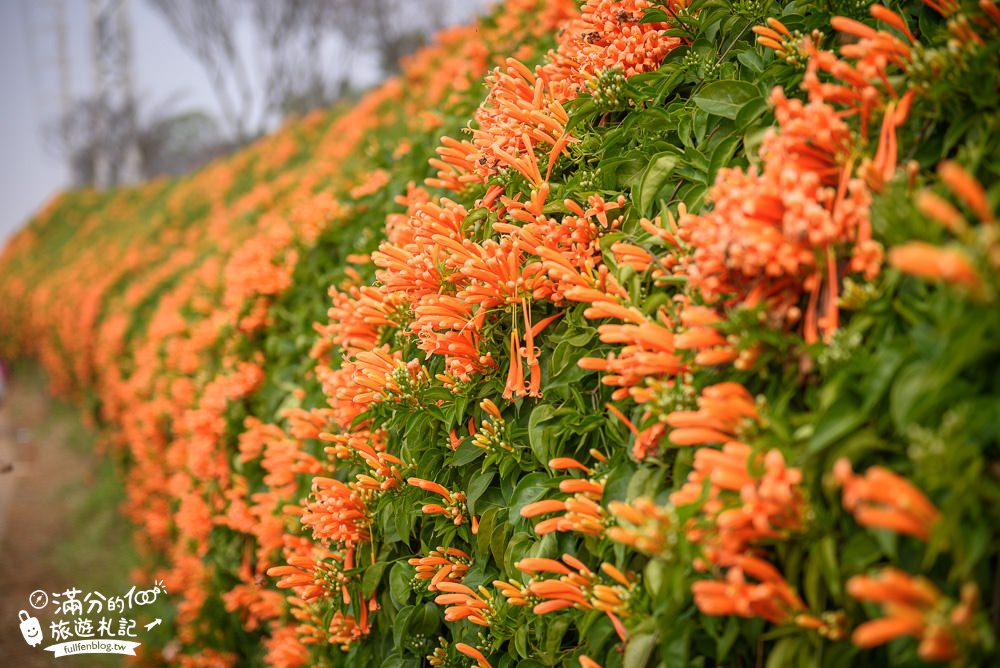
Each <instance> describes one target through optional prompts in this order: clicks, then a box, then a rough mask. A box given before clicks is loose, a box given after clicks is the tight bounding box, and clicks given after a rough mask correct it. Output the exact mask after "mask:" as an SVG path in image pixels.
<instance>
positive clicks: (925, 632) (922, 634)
mask: <svg viewBox="0 0 1000 668" xmlns="http://www.w3.org/2000/svg"><path fill="white" fill-rule="evenodd" d="M847 593H848V594H850V595H851V596H852V597H854V598H856V599H858V600H861V601H869V602H872V603H878V604H881V605H882V608H883V611H884V613H885V616H884V617H881V618H879V619H874V620H870V621H867V622H865V623H863V624H861V625H859V626H858V627H857V628H856V629H855V630H854V633H853V635H852V636H851V640H852V641H853V642H854V644H855V645H857V646H859V647H875V646H877V645H882V644H885V643H887V642H889V641H890V640H893V639H895V638H899V637H901V636H910V637H913V638H916V639H917V640H919V641H920V644H919V647H918V649H917V653H918V655H919V656H920V658H921V659H923V660H925V661H951V660H955V659H958V658H959V657H960V651H959V644H960V643H959V640H960V639H962V638H965V637H967V636H968V635H969V634H970V633H971V630H972V629H971V626H970V624H971V621H972V613H973V610H974V608H975V605H976V600H977V598H978V591H977V589H976V587H975V585H974V584H972V583H969V584H967V585H966V586H964V587H963V588H962V593H961V601H960V602H958V603H957V604H956V603H954V602H953V601H949V600H947V599H945V598H944V596H942V594H941V592H940V591H938V589H937V588H936V587H935V586H934V585H933V584H931V582H929V581H928V580H926V579H924V578H919V577H916V578H915V577H913V576H910V575H908V574H907V573H904V572H903V571H900V570H897V569H895V568H884V569H882V570H881V571H879V572H877V573H875V574H874V575H872V576H865V575H858V576H855V577H853V578H851V579H850V580H848V582H847ZM949 609H950V614H949V613H948V610H949Z"/></svg>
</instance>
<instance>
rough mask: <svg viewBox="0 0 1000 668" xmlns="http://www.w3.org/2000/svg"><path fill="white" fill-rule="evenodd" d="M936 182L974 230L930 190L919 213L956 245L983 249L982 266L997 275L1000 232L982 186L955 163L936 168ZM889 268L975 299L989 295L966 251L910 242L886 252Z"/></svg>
mask: <svg viewBox="0 0 1000 668" xmlns="http://www.w3.org/2000/svg"><path fill="white" fill-rule="evenodd" d="M938 176H939V177H940V178H941V181H942V182H943V183H944V184H945V186H946V187H947V188H948V190H950V191H951V193H952V194H953V195H954V196H955V198H956V199H958V200H959V201H960V202H961V203H962V204H963V205H964V206H965V208H966V209H968V210H969V211H971V212H972V214H973V216H975V217H976V219H977V220H978V224H977V225H975V226H971V225H969V222H968V221H967V220H966V218H965V217H964V216H963V215H962V213H961V212H960V211H959V210H958V209H956V208H955V207H954V206H953V205H952V204H951V203H950V202H949V201H948V200H946V199H944V198H943V197H940V196H938V195H936V194H934V193H933V192H931V191H929V190H923V191H921V192H920V193H919V194H918V195H917V198H916V205H917V209H918V210H919V211H920V212H921V213H922V214H924V215H925V216H927V217H928V218H930V219H931V220H933V221H934V222H936V223H938V224H939V225H941V227H943V228H944V229H946V230H948V232H950V233H951V234H952V235H954V236H956V237H957V238H958V239H959V241H961V242H964V243H965V244H967V245H968V246H972V247H974V248H978V249H983V253H984V256H985V257H984V258H983V259H984V261H985V263H986V264H988V265H989V266H990V267H992V268H993V269H994V270H1000V232H998V228H997V219H996V216H995V215H994V213H993V211H991V210H990V206H989V201H988V200H987V197H986V191H985V189H984V188H983V186H982V184H980V183H979V182H978V181H976V179H975V178H974V177H973V176H972V175H971V174H969V173H968V172H967V171H965V170H964V169H963V168H962V167H961V166H959V165H958V164H957V163H954V162H950V161H945V162H943V163H941V164H940V165H939V166H938ZM889 263H890V264H891V265H892V266H893V267H895V268H896V269H899V270H900V271H902V272H903V273H906V274H911V275H914V276H919V277H922V278H927V279H932V280H940V281H944V282H945V283H949V284H951V285H955V286H959V287H961V288H964V289H965V290H968V291H969V292H970V293H971V294H972V295H974V296H976V297H978V298H986V297H987V296H988V295H989V294H990V293H989V290H988V288H987V285H986V282H985V281H984V279H983V274H982V272H981V271H980V270H979V269H978V268H977V267H976V263H975V261H974V258H973V256H972V255H971V254H970V250H969V249H966V248H962V247H957V246H945V247H940V246H936V245H933V244H930V243H927V242H924V241H911V242H908V243H905V244H902V245H900V246H896V247H894V248H892V249H890V251H889Z"/></svg>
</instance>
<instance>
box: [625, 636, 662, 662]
mask: <svg viewBox="0 0 1000 668" xmlns="http://www.w3.org/2000/svg"><path fill="white" fill-rule="evenodd" d="M656 642H657V638H656V634H655V633H640V634H638V635H635V636H632V637H631V638H629V641H628V645H627V646H626V647H625V657H624V658H623V659H622V668H645V666H646V665H647V664H649V659H650V657H652V655H653V650H654V649H656Z"/></svg>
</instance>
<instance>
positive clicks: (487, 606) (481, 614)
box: [434, 580, 495, 626]
mask: <svg viewBox="0 0 1000 668" xmlns="http://www.w3.org/2000/svg"><path fill="white" fill-rule="evenodd" d="M436 586H437V590H438V591H440V592H444V593H441V594H438V595H437V596H436V597H435V598H434V602H435V603H437V604H438V605H445V606H448V609H447V610H445V612H444V619H445V621H447V622H457V621H458V620H460V619H467V620H469V621H470V622H472V623H473V624H476V625H477V626H489V625H490V621H491V620H492V619H493V615H494V614H495V613H494V610H493V595H492V594H491V593H490V592H489V591H487V589H486V588H485V587H479V590H478V591H475V590H473V589H471V588H469V587H466V586H465V585H464V584H461V583H459V582H448V581H444V580H442V581H440V582H438V583H437V585H436Z"/></svg>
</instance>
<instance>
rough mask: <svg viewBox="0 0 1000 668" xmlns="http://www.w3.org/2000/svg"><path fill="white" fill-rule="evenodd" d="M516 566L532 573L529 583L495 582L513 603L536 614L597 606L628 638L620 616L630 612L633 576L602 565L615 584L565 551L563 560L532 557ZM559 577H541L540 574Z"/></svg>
mask: <svg viewBox="0 0 1000 668" xmlns="http://www.w3.org/2000/svg"><path fill="white" fill-rule="evenodd" d="M515 566H516V567H517V568H518V570H520V571H521V572H523V573H527V574H529V575H531V576H532V577H531V579H530V580H529V581H528V584H527V585H524V586H521V585H519V584H517V583H516V582H504V581H502V580H497V581H495V582H494V583H493V584H494V586H496V587H497V588H498V589H499V590H500V593H502V594H503V596H504V597H505V598H506V599H507V602H508V603H510V604H511V605H524V606H527V605H530V606H532V611H533V612H534V613H535V614H536V615H544V614H546V613H550V612H555V611H557V610H563V609H565V608H581V609H591V608H593V609H596V610H600V611H602V612H604V613H605V614H607V616H608V618H609V619H611V622H612V624H614V627H615V630H616V631H617V632H618V635H619V636H620V637H621V639H622V640H625V638H626V632H625V627H624V626H623V625H622V623H621V617H626V616H628V614H629V609H628V601H629V597H630V595H631V593H632V590H633V588H634V587H635V578H634V576H631V577H630V576H626V575H625V574H624V573H622V572H621V571H620V570H618V569H617V568H615V567H614V566H613V565H612V564H609V563H604V564H601V571H602V572H603V573H604V574H605V575H607V576H608V577H609V578H611V580H612V581H613V582H614V583H615V584H610V585H609V584H605V583H604V581H603V580H602V579H601V577H600V576H599V575H598V574H597V573H595V572H593V571H591V570H590V569H589V568H587V567H586V566H585V565H584V564H583V562H581V561H580V560H579V559H577V558H576V557H574V556H572V555H569V554H564V555H563V556H562V561H558V560H556V559H546V558H541V557H532V558H528V559H522V560H521V561H519V562H517V563H516V564H515ZM543 573H544V574H554V575H558V576H559V577H557V578H554V579H552V578H541V576H540V575H539V574H543Z"/></svg>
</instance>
